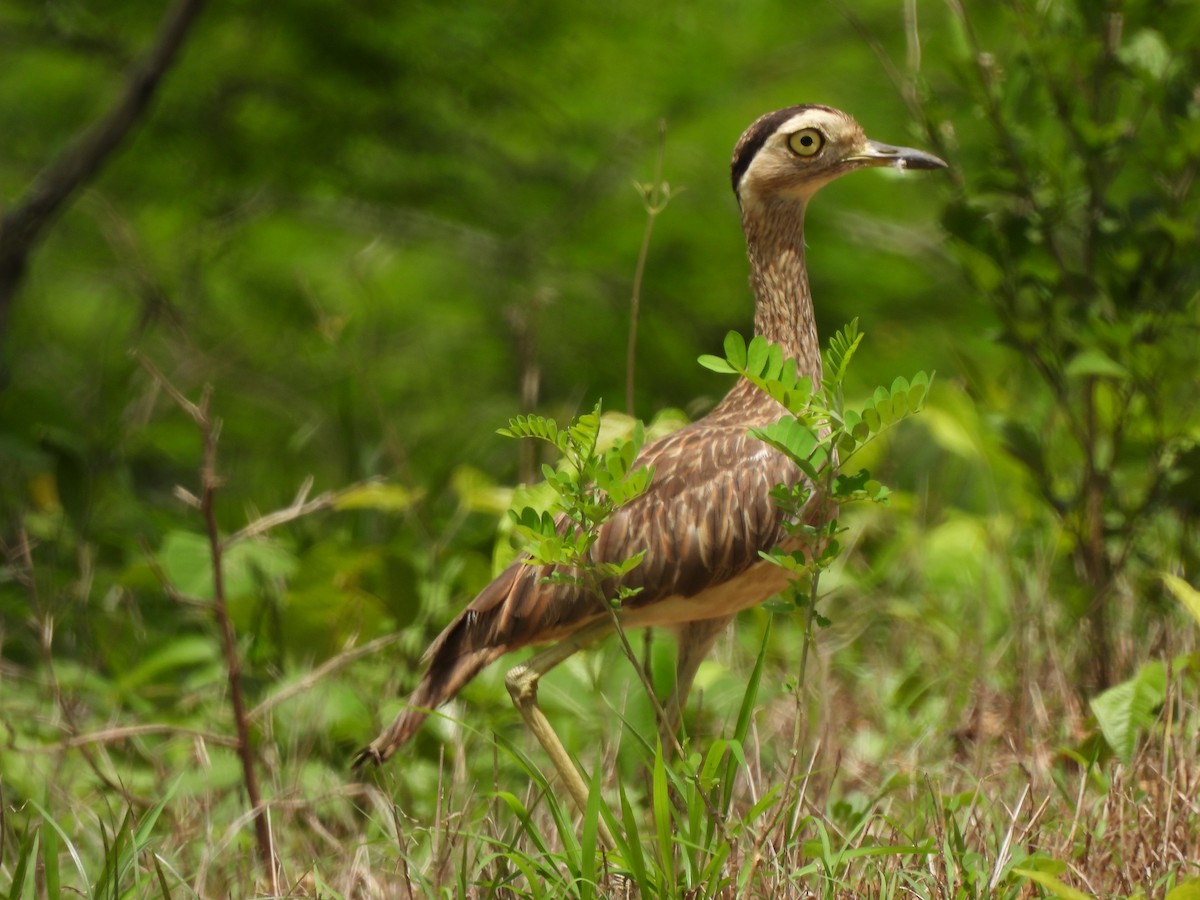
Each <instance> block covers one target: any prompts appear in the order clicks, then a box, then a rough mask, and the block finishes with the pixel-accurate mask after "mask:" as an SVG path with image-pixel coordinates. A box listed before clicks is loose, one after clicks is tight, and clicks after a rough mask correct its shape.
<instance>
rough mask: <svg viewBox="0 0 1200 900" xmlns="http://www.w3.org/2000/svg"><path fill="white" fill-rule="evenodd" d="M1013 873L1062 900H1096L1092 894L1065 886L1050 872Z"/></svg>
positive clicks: (1019, 871) (1026, 870)
mask: <svg viewBox="0 0 1200 900" xmlns="http://www.w3.org/2000/svg"><path fill="white" fill-rule="evenodd" d="M1012 872H1013V874H1014V875H1020V876H1021V877H1022V878H1028V879H1029V880H1030V881H1033V882H1036V883H1037V884H1040V885H1041V886H1042V887H1044V888H1045V889H1046V890H1048V891H1049V892H1050V893H1051V894H1053V895H1054V896H1055V897H1060V898H1062V900H1095V898H1094V897H1093V896H1092V895H1091V894H1085V893H1084V892H1083V891H1077V890H1076V889H1075V888H1073V887H1071V886H1070V885H1066V884H1063V883H1062V882H1061V881H1059V880H1058V879H1057V878H1055V877H1054V876H1053V875H1051V874H1050V873H1049V872H1038V871H1036V870H1034V869H1013V870H1012Z"/></svg>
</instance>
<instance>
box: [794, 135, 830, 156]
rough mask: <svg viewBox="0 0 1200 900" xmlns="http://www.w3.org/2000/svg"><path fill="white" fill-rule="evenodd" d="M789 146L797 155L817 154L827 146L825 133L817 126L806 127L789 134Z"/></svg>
mask: <svg viewBox="0 0 1200 900" xmlns="http://www.w3.org/2000/svg"><path fill="white" fill-rule="evenodd" d="M788 146H789V147H791V148H792V152H793V153H795V154H796V155H797V156H816V155H817V154H818V153H820V152H821V148H822V147H823V146H825V135H823V134H821V132H819V131H817V129H815V128H804V129H802V130H800V131H797V132H796V133H795V134H790V135H788Z"/></svg>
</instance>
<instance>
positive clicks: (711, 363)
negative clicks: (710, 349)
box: [697, 353, 737, 375]
mask: <svg viewBox="0 0 1200 900" xmlns="http://www.w3.org/2000/svg"><path fill="white" fill-rule="evenodd" d="M697 361H698V362H699V363H700V365H702V366H704V368H706V369H711V370H712V371H714V372H720V373H721V374H723V375H736V374H737V369H735V368H734V367H733V366H731V365H730V364H729V363H728V362H726V361H725V360H724V359H723V358H722V357H720V356H713V355H712V354H711V353H705V354H703V355H702V356H701V357H700V358H699V360H697Z"/></svg>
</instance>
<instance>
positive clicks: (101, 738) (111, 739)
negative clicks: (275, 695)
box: [20, 722, 237, 753]
mask: <svg viewBox="0 0 1200 900" xmlns="http://www.w3.org/2000/svg"><path fill="white" fill-rule="evenodd" d="M150 734H184V735H188V736H190V737H198V738H201V739H202V740H205V741H208V742H209V743H210V744H217V745H218V746H221V747H236V746H237V741H236V740H234V739H233V738H230V737H226V736H225V735H222V734H212V733H211V732H208V731H201V730H199V729H198V728H185V727H183V726H180V725H171V724H169V723H166V722H152V723H147V724H142V725H122V726H120V727H117V728H105V729H104V730H102V731H92V732H88V733H87V734H76V735H73V736H72V737H69V738H67V739H66V740H65V741H59V742H58V743H57V744H44V745H41V746H36V747H21V748H20V749H21V751H22V752H29V753H52V752H54V751H56V750H68V749H73V748H75V747H82V746H84V745H86V744H111V743H115V742H116V741H123V740H125V739H126V738H131V737H142V736H143V735H150Z"/></svg>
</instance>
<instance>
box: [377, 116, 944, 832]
mask: <svg viewBox="0 0 1200 900" xmlns="http://www.w3.org/2000/svg"><path fill="white" fill-rule="evenodd" d="M879 166H894V167H897V168H900V169H906V168H907V169H940V168H944V167H945V166H946V163H945V162H944V161H942V160H941V159H939V158H938V157H936V156H933V155H931V154H929V153H926V152H924V151H922V150H917V149H913V148H910V147H898V146H893V145H890V144H883V143H879V142H877V141H873V140H870V139H868V138H867V136H866V134H865V133H864V131H863V129H862V127H861V126H860V125H859V124H858V123H857V122H856V121H855V120H854V119H853V118H852V117H851V116H850V115H848V114H847V113H844V112H841V111H840V110H837V109H834V108H832V107H829V106H823V105H819V104H802V105H796V106H789V107H786V108H784V109H779V110H776V111H774V112H770V113H767V114H765V115H762V116H760V117H759V118H757V119H756V120H755V121H754V122H753V123H752V124H751V125H750V127H749V128H747V129H746V131H745V132H744V133H743V134H742V136H741V138H740V139H739V140H738V141H737V143H736V145H735V148H734V151H733V159H732V162H731V180H732V185H733V191H734V194H735V196H736V198H737V202H738V207H739V209H740V212H741V219H742V228H743V231H744V232H745V239H746V249H747V256H748V259H749V264H750V285H751V289H752V291H753V294H754V299H755V312H754V333H755V334H756V335H762V336H763V337H764V338H766V339H767V341H769V342H770V343H773V344H777V345H779V346H780V347H781V348H782V350H783V355H784V358H790V359H794V360H795V361H796V365H797V372H798V374H800V375H806V376H807V377H808V378H810V379H811V380H812V383H813V384H814V385H819V384H820V382H821V376H822V367H821V352H820V343H819V339H818V334H817V327H816V320H815V317H814V313H813V302H812V296H811V294H810V292H809V284H808V273H807V270H806V267H805V248H804V215H805V210H806V208H807V206H808V203H809V201H810V200H811V199H812V197H813V195H814V194H815V193H816V192H817V191H818V190H819V189H820V188H821V187H823V186H824V185H826V184H828V183H829V182H831V181H833V180H834V179H836V178H838V177H840V176H842V175H845V174H846V173H848V172H852V171H855V170H857V169H863V168H869V167H879ZM784 414H785V411H784V409H783V407H781V406H780V405H779V404H778V403H777V402H776V401H775V400H774V399H772V398H771V397H770V396H768V395H767V394H766V393H764V392H762V391H760V390H759V389H758V388H756V387H755V386H754V385H753V384H752V383H751V382H749V381H748V380H746V379H739V381H738V382H737V383H736V384H735V385H734V386H733V388H732V389H731V390H730V391H729V393H728V394H727V395H726V396H725V397H724V399H722V400H721V401H720V402H719V403H718V404H717V405H716V406H715V407H714V408H713V410H712V411H711V412H709V413H708V414H707V415H705V416H703V417H702V418H700V419H697V420H696V421H694V422H692V423H691V424H689V425H686V426H684V427H683V428H681V429H679V430H677V431H674V432H672V433H670V434H668V435H666V436H664V437H661V438H658V439H657V440H654V441H652V442H649V443H647V444H646V445H645V446H644V447H642V449H641V451H640V453H639V455H638V457H637V460H636V462H635V465H636V466H645V467H649V468H650V469H652V471H653V476H652V478H651V480H650V483H649V487H648V488H647V490H646V491H645V492H644V493H642V494H641V495H639V496H637V497H636V498H635V499H633V500H632V501H630V502H629V503H627V504H626V505H624V506H622V507H619V508H618V509H617V510H616V512H615V513H614V514H613V515H612V517H611V518H610V519H608V520H607V521H606V522H605V523H604V524H603V525H602V526H601V528H600V531H599V534H598V537H597V539H596V541H595V543H594V545H593V546H592V549H591V558H592V559H593V560H595V561H598V562H617V563H619V562H622V561H624V560H626V559H629V558H630V557H632V556H634V555H635V554H636V553H639V552H643V551H644V552H645V556H644V558H643V559H642V561H641V563H640V564H639V565H637V566H636V567H635V568H633V569H632V570H631V571H629V572H628V573H627V574H625V575H624V576H622V577H621V579H620V584H619V586H620V587H626V588H632V589H636V590H637V593H636V594H633V595H632V596H631V597H629V598H628V599H626V600H625V601H624V602H623V603H622V604H621V607H620V611H619V613H618V615H619V618H620V624H621V627H622V628H623V629H632V628H639V627H649V626H654V627H660V628H668V629H672V630H674V632H675V634H676V637H677V640H678V644H679V652H678V655H677V662H676V678H675V687H674V689H673V691H672V693H671V696H670V697H669V698H668V701H667V703H666V704H665V707H664V708H665V712H666V719H667V721H666V723H665V728H666V729H669V730H671V731H673V730H674V729H676V728H677V727H678V723H679V717H680V715H681V713H682V710H683V708H684V704H685V702H686V700H687V696H688V693H689V691H690V688H691V685H692V681H693V680H694V678H695V675H696V671H697V669H698V668H699V665H700V663H701V661H702V660H703V659H704V658H705V656H706V655H707V654H708V652H709V651H710V650H711V649H712V646H713V644H714V643H715V642H716V640H717V638H718V637H719V636H720V635H721V634H722V633H723V632H724V631H725V629H726V628H727V626H728V625H729V623H730V622H731V621H732V620H733V618H734V616H735V615H736V614H737V613H738V612H739V611H741V610H743V609H747V608H749V607H752V606H755V605H757V604H759V603H761V602H763V601H765V600H768V599H770V598H771V597H772V596H774V595H775V594H777V593H779V592H780V591H781V590H782V589H783V588H785V587H786V585H787V582H788V579H789V574H788V573H787V572H786V571H785V570H784V569H782V568H781V567H779V566H776V565H774V564H773V563H771V562H768V561H765V560H763V559H762V558H761V556H760V551H768V550H770V549H771V548H772V547H774V546H776V545H779V544H780V543H781V542H783V541H784V540H785V538H786V536H787V528H786V526H787V525H789V521H788V519H787V514H786V513H785V512H784V511H783V510H781V509H780V507H779V506H778V505H777V503H776V502H775V500H774V499H773V498H772V491H773V489H775V488H776V486H777V485H779V484H786V485H789V486H791V485H795V484H797V482H798V481H799V480H800V479H801V478H803V477H804V476H803V475H802V473H801V472H800V470H799V469H798V468H797V466H796V465H795V464H794V463H793V462H792V461H791V460H790V459H788V458H787V457H786V456H784V455H783V454H781V453H780V452H778V451H777V450H774V449H772V448H771V447H770V446H768V445H767V444H765V443H763V442H762V441H760V440H758V439H757V438H755V437H753V436H752V435H751V433H750V432H751V429H754V428H762V427H765V426H767V425H770V424H771V423H773V422H775V421H778V420H779V419H780V418H782V417H783V415H784ZM802 515H803V516H806V517H808V518H810V519H811V520H812V521H811V522H810V524H819V523H820V522H821V521H822V519H823V517H825V516H827V515H828V510H827V508H826V506H825V504H823V503H821V502H820V501H819V499H817V498H815V496H810V499H809V501H808V502H807V504H806V506H805V508H804V510H803V511H802ZM549 574H551V573H550V570H549V568H548V567H545V566H541V565H535V564H532V563H530V561H529V560H528V559H518V560H517V561H516V562H514V563H513V564H511V565H509V566H508V568H506V569H504V571H503V572H501V573H500V574H499V575H498V576H497V577H496V578H495V579H494V580H493V581H491V582H490V583H489V584H488V585H487V586H486V587H484V588H483V590H482V591H480V592H479V594H478V595H477V596H476V597H475V599H474V600H472V601H471V603H470V604H469V605H468V606H467V607H466V608H465V609H463V610H462V611H461V612H460V613H459V614H458V615H457V616H456V617H455V618H454V619H453V621H451V622H450V624H449V625H447V626H446V628H445V629H444V630H443V631H442V632H441V634H439V635H438V636H437V637H436V638H435V639H434V640H433V642H432V643H431V644H430V646H429V649H428V650H427V651H426V653H425V655H424V658H423V659H424V662H425V663H426V668H425V671H424V674H423V675H422V677H421V679H420V682H419V683H418V684H417V686H416V688H415V689H414V690H413V691H412V693H411V695H410V696H409V698H408V702H407V704H406V705H405V707H404V708H403V709H402V710H401V712H400V713H399V715H398V716H397V717H396V719H395V721H393V722H392V724H391V725H390V726H388V727H387V728H386V729H384V730H383V732H382V733H381V734H380V735H379V736H378V737H377V738H376V739H375V740H374V741H373V742H372V743H371V744H370V745H369V746H368V747H366V748H364V749H363V750H361V751H360V752H359V754H358V755H357V757H356V758H355V761H354V766H355V767H356V768H357V767H361V766H363V765H365V764H369V763H373V764H379V763H382V762H384V761H385V760H387V759H388V758H389V757H391V756H392V755H393V754H394V753H395V752H396V751H397V750H398V749H399V748H400V747H401V746H403V745H404V744H405V742H407V741H408V740H409V739H411V738H412V737H413V735H414V734H416V732H417V730H418V729H419V728H420V726H421V724H422V722H423V721H424V720H425V718H426V717H427V715H428V714H429V712H430V711H431V710H433V709H435V708H436V707H438V706H440V705H441V704H442V703H444V702H446V701H447V700H449V699H450V698H452V697H454V696H455V695H456V694H457V693H458V692H459V691H460V690H461V689H462V688H463V686H464V685H465V684H466V683H467V682H468V681H470V680H471V679H472V678H473V677H474V676H475V675H476V674H477V673H478V672H479V671H480V670H482V669H483V668H484V667H485V666H487V665H489V664H490V663H492V662H494V661H495V660H497V659H499V658H500V657H502V656H504V655H505V654H507V653H510V652H512V651H514V650H517V649H519V648H522V647H526V646H530V645H543V644H550V647H549V648H548V649H546V650H543V651H541V652H540V653H537V654H536V655H534V656H533V657H531V658H530V659H529V660H527V661H526V662H524V663H522V664H520V665H518V666H516V667H515V668H513V669H512V670H511V671H510V672H509V673H508V675H507V677H506V679H505V680H506V685H507V687H508V690H509V693H510V694H511V696H512V698H513V701H514V703H515V704H516V706H517V708H518V710H519V711H520V712H521V714H522V717H523V718H524V719H525V721H526V723H527V724H528V725H529V727H530V729H531V730H532V731H533V732H534V734H535V736H536V737H537V738H538V740H539V741H540V742H541V743H542V745H543V747H544V748H545V750H546V752H547V755H548V756H549V757H550V759H551V762H552V763H553V764H554V766H555V768H556V769H557V770H558V773H559V775H560V777H561V778H562V780H563V782H564V783H565V785H566V787H567V789H568V791H569V792H570V793H571V795H572V797H573V798H574V800H575V802H576V804H577V805H578V807H579V809H580V810H581V811H582V810H583V809H584V808H585V807H586V804H587V797H588V788H587V784H586V783H585V782H584V780H583V778H582V777H581V776H580V774H579V771H578V769H577V768H576V767H575V764H574V763H573V762H572V760H571V758H570V756H569V755H568V754H567V752H566V750H565V749H564V748H563V746H562V744H561V742H560V741H559V740H558V738H557V735H556V734H555V733H554V731H553V728H552V727H551V726H550V724H549V722H548V720H547V719H546V717H545V715H544V714H543V713H542V711H541V709H540V708H539V707H538V705H537V683H538V679H539V678H541V676H542V675H544V674H545V673H546V672H548V671H549V670H550V669H551V668H553V667H554V666H555V665H557V664H559V663H560V662H562V661H563V660H564V659H566V658H568V657H569V656H571V655H572V654H574V653H575V652H576V651H578V650H579V649H581V648H583V647H585V646H587V645H589V644H591V643H593V642H595V641H597V640H599V639H600V638H602V637H604V636H605V635H607V634H609V633H611V632H612V630H613V628H614V625H613V622H612V616H611V614H610V612H609V611H608V610H607V609H605V608H604V605H603V604H602V603H601V602H600V601H599V599H598V598H597V597H596V596H595V595H594V593H592V592H590V591H588V590H587V589H585V588H584V587H583V586H581V585H580V584H578V583H577V581H578V580H576V582H571V581H569V580H566V579H557V580H551V579H548V578H547V576H548V575H549ZM601 824H603V823H601ZM609 843H610V844H611V840H609Z"/></svg>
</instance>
